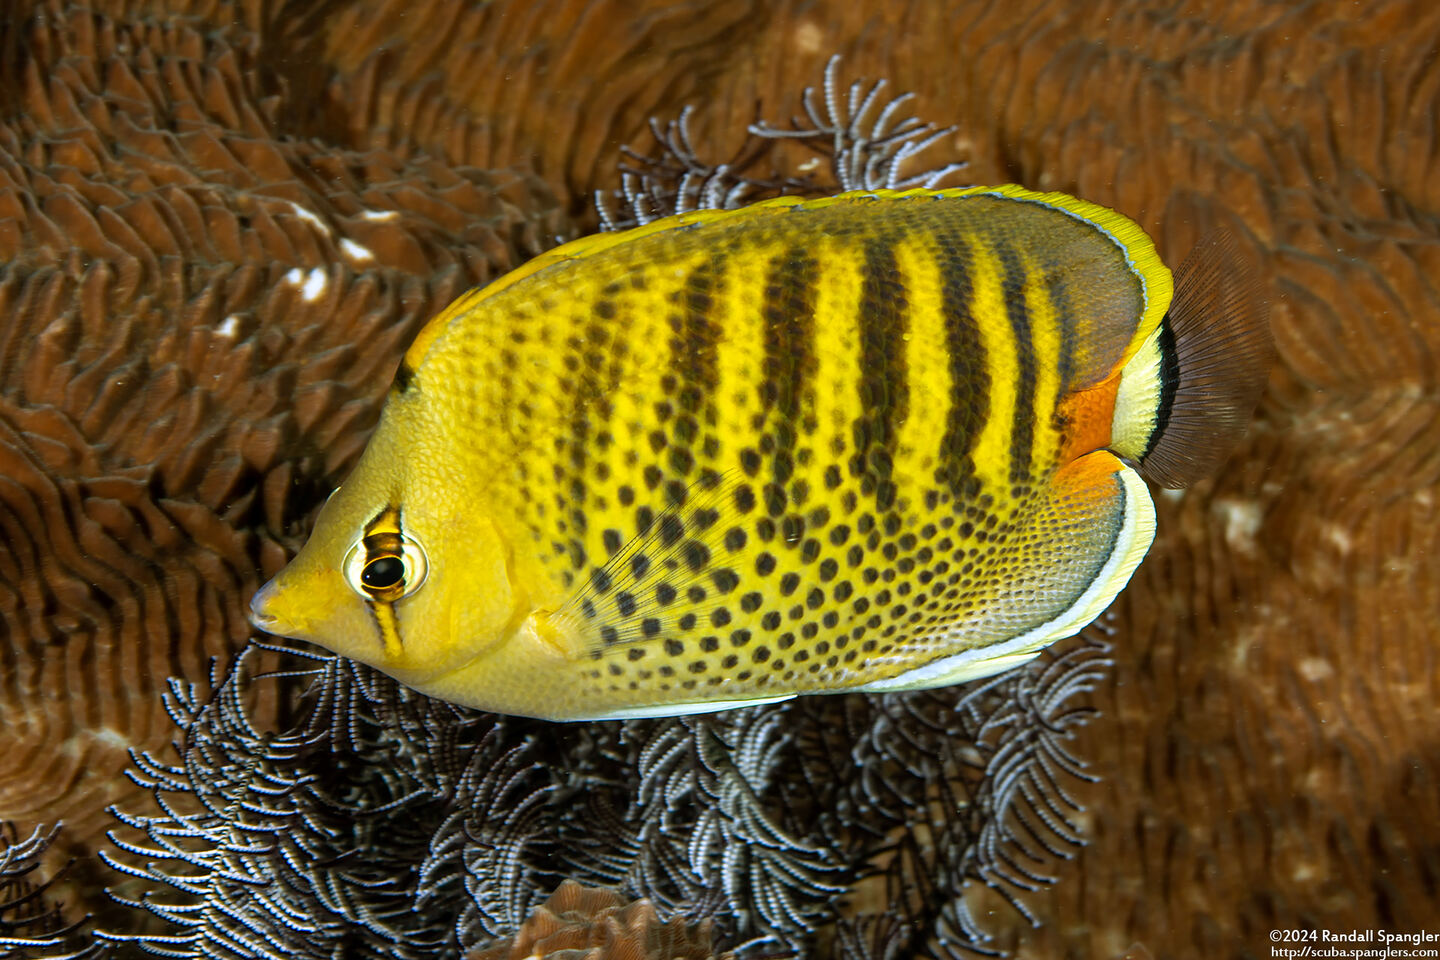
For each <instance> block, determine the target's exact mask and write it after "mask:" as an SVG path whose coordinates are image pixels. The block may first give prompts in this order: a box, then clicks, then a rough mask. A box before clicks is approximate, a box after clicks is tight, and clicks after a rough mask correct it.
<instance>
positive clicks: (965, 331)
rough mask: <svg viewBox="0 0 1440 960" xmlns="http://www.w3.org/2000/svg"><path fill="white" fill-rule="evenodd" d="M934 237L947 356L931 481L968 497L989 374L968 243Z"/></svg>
mask: <svg viewBox="0 0 1440 960" xmlns="http://www.w3.org/2000/svg"><path fill="white" fill-rule="evenodd" d="M935 240H936V248H935V257H936V265H937V266H938V267H939V269H940V288H941V306H940V309H941V312H942V314H943V319H944V323H945V347H946V353H947V354H948V357H949V361H950V409H949V410H948V411H946V414H945V436H944V439H942V440H941V441H940V450H939V461H940V466H939V468H938V469H937V470H936V471H935V482H936V483H938V484H940V485H942V486H948V487H949V488H950V491H951V493H952V494H953V495H954V496H955V497H956V498H957V499H961V498H968V497H972V496H974V495H975V494H976V493H977V492H978V489H979V488H978V486H976V484H975V461H974V457H973V451H974V447H975V441H976V440H978V439H979V436H980V428H981V426H983V425H984V423H985V417H986V406H987V404H988V403H989V398H990V373H989V370H988V369H987V367H986V357H985V344H984V342H983V341H982V340H981V339H980V328H979V326H978V324H977V323H976V320H975V315H974V313H973V312H972V309H973V305H974V301H975V287H974V284H973V282H972V280H971V278H970V262H971V256H970V251H969V248H968V247H967V246H966V244H965V241H964V240H963V239H961V238H960V237H958V236H955V235H951V234H944V233H940V234H937V236H936V238H935Z"/></svg>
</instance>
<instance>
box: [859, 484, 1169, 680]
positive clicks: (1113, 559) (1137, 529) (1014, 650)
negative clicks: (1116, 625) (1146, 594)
mask: <svg viewBox="0 0 1440 960" xmlns="http://www.w3.org/2000/svg"><path fill="white" fill-rule="evenodd" d="M1116 476H1118V477H1119V478H1120V480H1121V483H1122V485H1123V488H1124V499H1125V502H1124V506H1123V507H1122V509H1123V511H1124V512H1123V514H1122V516H1121V520H1120V531H1119V533H1117V534H1116V535H1115V546H1114V547H1113V549H1111V551H1110V556H1109V557H1108V558H1107V559H1106V561H1105V565H1104V566H1102V567H1101V568H1100V572H1099V573H1098V574H1096V576H1095V579H1094V580H1092V581H1091V582H1090V586H1088V587H1086V588H1085V592H1084V593H1082V594H1080V596H1079V597H1078V598H1076V600H1075V602H1074V603H1072V604H1071V605H1070V606H1069V608H1067V609H1066V610H1064V611H1063V612H1061V613H1060V615H1059V616H1057V617H1055V618H1054V619H1053V620H1050V621H1048V622H1046V623H1042V624H1040V625H1039V626H1038V627H1034V628H1032V629H1030V630H1027V631H1026V632H1025V633H1022V634H1021V635H1020V636H1018V637H1012V638H1011V639H1009V640H1002V641H1001V642H999V643H992V644H990V645H988V646H984V647H977V648H975V649H973V650H966V651H964V652H962V653H957V654H955V655H954V656H950V657H945V658H943V659H941V660H936V661H934V662H932V663H927V664H925V665H924V666H923V667H916V668H915V669H913V670H907V671H905V672H904V673H902V674H900V675H899V676H895V677H890V678H889V679H887V680H876V681H874V682H873V683H867V684H865V685H864V686H862V687H856V688H855V689H857V690H865V691H869V692H872V693H882V692H884V691H887V690H924V689H926V688H928V687H946V686H950V685H951V684H955V683H963V682H965V681H967V680H975V679H978V678H980V677H989V676H993V675H994V674H997V673H1000V672H1001V671H1003V670H1009V669H1010V668H1011V667H1017V666H1019V665H1020V664H1022V663H1024V662H1026V661H1027V660H1031V659H1033V658H1035V657H1037V656H1039V654H1040V651H1041V650H1044V649H1045V648H1046V647H1047V646H1049V645H1050V644H1052V643H1054V642H1055V641H1056V640H1060V639H1063V638H1065V637H1072V636H1074V635H1075V634H1077V633H1079V632H1080V631H1081V630H1083V629H1084V628H1085V627H1087V626H1088V625H1089V624H1091V623H1092V622H1093V621H1094V620H1095V618H1096V617H1098V616H1100V614H1102V613H1104V612H1105V608H1106V607H1108V606H1110V603H1111V601H1113V600H1114V599H1115V596H1116V595H1117V594H1118V593H1119V592H1120V591H1121V590H1123V589H1125V585H1126V584H1127V583H1129V582H1130V577H1131V576H1132V575H1133V574H1134V573H1135V568H1136V567H1138V566H1140V561H1141V560H1144V559H1145V554H1146V553H1147V552H1148V551H1149V550H1150V544H1151V542H1152V541H1153V540H1154V539H1155V503H1154V501H1152V500H1151V499H1150V491H1149V489H1147V488H1146V486H1145V481H1144V480H1142V479H1141V478H1140V474H1138V473H1136V472H1135V471H1134V470H1132V469H1131V468H1130V467H1127V466H1122V467H1121V468H1120V469H1119V470H1118V471H1116Z"/></svg>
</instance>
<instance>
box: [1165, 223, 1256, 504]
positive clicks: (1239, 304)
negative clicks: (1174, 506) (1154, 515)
mask: <svg viewBox="0 0 1440 960" xmlns="http://www.w3.org/2000/svg"><path fill="white" fill-rule="evenodd" d="M1164 325H1165V326H1164V329H1162V331H1161V347H1162V351H1163V352H1164V354H1165V356H1164V357H1163V359H1162V361H1161V370H1160V375H1161V378H1162V384H1161V399H1160V404H1159V409H1158V410H1157V411H1156V419H1155V428H1154V432H1153V433H1152V434H1151V436H1150V442H1149V445H1148V446H1147V448H1146V450H1145V453H1144V454H1143V455H1142V456H1141V457H1140V461H1139V467H1140V473H1141V474H1142V475H1143V476H1144V477H1145V478H1146V479H1147V480H1150V481H1152V482H1154V483H1158V484H1160V485H1161V486H1165V487H1183V486H1187V485H1188V484H1190V483H1193V482H1194V481H1196V480H1198V479H1200V478H1201V477H1204V476H1207V475H1208V474H1210V473H1213V472H1214V471H1215V470H1216V469H1217V468H1219V466H1220V464H1221V463H1222V462H1224V460H1225V457H1226V456H1227V455H1228V454H1229V452H1230V449H1231V448H1232V447H1233V446H1234V445H1235V443H1236V442H1237V441H1238V440H1239V439H1240V436H1241V435H1242V434H1243V433H1244V432H1245V426H1246V424H1247V423H1248V422H1249V420H1250V414H1251V413H1252V412H1253V411H1254V409H1255V404H1256V403H1257V402H1258V401H1259V399H1260V393H1261V391H1262V390H1264V388H1265V381H1266V379H1267V376H1268V374H1269V370H1270V365H1271V363H1272V361H1273V359H1274V354H1275V343H1274V340H1273V338H1272V336H1271V333H1270V321H1269V307H1268V304H1267V303H1266V301H1265V298H1264V295H1263V291H1262V289H1261V285H1260V281H1259V277H1258V276H1257V274H1256V272H1255V270H1254V268H1253V266H1252V264H1251V263H1250V261H1249V259H1248V258H1247V257H1245V256H1243V255H1242V254H1241V252H1240V250H1239V248H1238V247H1237V245H1236V243H1235V239H1234V237H1233V236H1231V235H1230V234H1228V233H1224V232H1219V231H1217V232H1214V233H1211V234H1209V235H1207V236H1205V237H1204V238H1203V239H1201V241H1200V242H1199V243H1198V244H1197V245H1196V246H1195V249H1194V250H1193V251H1191V253H1190V256H1188V257H1186V259H1185V262H1184V263H1183V264H1182V265H1181V266H1180V269H1179V271H1177V273H1176V275H1175V297H1174V299H1173V300H1172V301H1171V303H1170V311H1169V313H1168V314H1167V315H1166V318H1165V320H1164Z"/></svg>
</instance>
